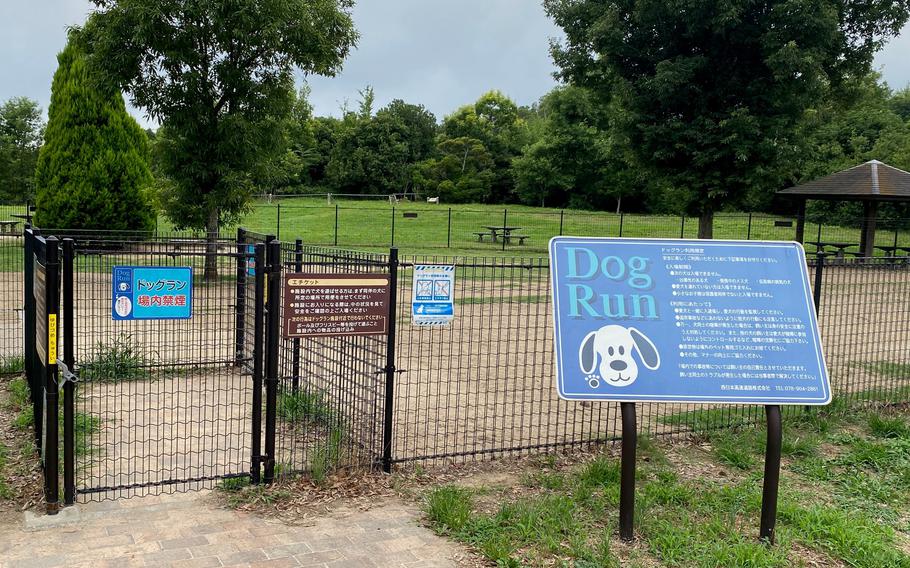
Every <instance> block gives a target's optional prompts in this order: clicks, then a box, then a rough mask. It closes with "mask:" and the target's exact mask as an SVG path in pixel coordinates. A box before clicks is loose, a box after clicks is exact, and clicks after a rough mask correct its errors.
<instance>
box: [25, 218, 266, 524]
mask: <svg viewBox="0 0 910 568" xmlns="http://www.w3.org/2000/svg"><path fill="white" fill-rule="evenodd" d="M26 241H27V242H26V246H25V248H26V256H28V255H29V254H31V255H32V256H35V257H36V259H37V260H34V261H33V262H32V267H31V274H32V276H31V277H29V274H28V273H29V263H28V259H26V279H27V280H29V279H30V280H32V281H34V282H33V285H32V286H31V287H32V288H34V289H35V290H36V292H37V291H38V285H37V284H38V275H39V273H40V274H41V275H42V278H43V279H44V280H46V287H47V289H48V290H51V289H57V286H59V287H60V289H61V294H60V298H61V300H62V301H61V302H59V307H62V311H63V313H62V314H61V318H60V325H59V328H60V334H59V338H60V346H61V349H60V354H59V355H57V353H56V348H55V347H56V345H57V341H56V339H57V338H56V337H55V336H53V335H50V336H49V335H48V331H47V328H48V326H55V325H56V323H57V322H56V316H53V318H54V319H53V322H52V323H48V322H51V321H52V320H51V319H50V318H52V316H51V314H52V313H56V310H57V309H58V302H57V299H56V298H51V297H50V294H48V295H47V301H46V302H44V303H42V302H40V301H37V302H36V301H33V300H34V298H35V297H38V296H39V294H37V293H36V294H33V295H32V296H33V298H32V301H30V298H29V295H28V294H26V322H27V324H26V327H29V324H31V327H32V328H33V329H35V331H34V333H32V334H30V335H31V336H32V337H33V338H42V337H45V338H48V337H49V339H48V341H47V342H46V343H47V344H48V345H49V346H48V348H47V349H44V350H42V348H41V341H38V340H34V339H33V340H32V341H29V342H28V345H27V349H26V352H27V354H28V356H27V359H28V360H29V363H28V366H29V382H30V384H31V385H32V392H33V393H46V394H43V395H42V396H35V400H36V402H35V406H36V408H35V410H36V416H43V417H44V419H43V420H41V421H36V422H41V423H42V424H43V423H45V422H46V423H47V425H46V426H45V427H44V428H43V429H42V428H38V429H37V430H39V434H38V440H39V445H40V446H41V447H42V448H44V454H45V478H46V480H47V481H46V487H47V493H48V494H47V495H46V498H47V502H48V507H49V509H53V508H54V507H55V504H56V503H57V501H58V496H57V495H56V482H53V480H55V479H56V477H57V472H56V469H55V468H56V463H57V458H58V456H57V450H56V449H55V448H57V446H58V444H57V442H56V441H55V440H52V439H51V437H50V436H48V435H49V434H55V433H57V432H58V426H57V425H56V424H52V422H54V420H55V419H56V418H57V416H58V410H57V403H56V400H55V393H56V390H57V388H58V387H59V388H60V390H62V392H63V396H64V400H63V401H62V404H61V405H60V407H61V409H60V411H59V412H60V413H61V414H60V418H59V422H60V427H59V431H61V432H62V438H63V439H62V442H63V443H62V444H60V446H61V453H62V455H60V456H59V457H60V458H62V461H63V467H62V469H63V473H64V475H63V477H64V479H63V488H64V501H65V502H66V503H67V504H68V503H72V502H73V501H74V500H75V499H77V498H78V499H80V500H91V499H106V498H116V497H129V496H135V495H149V494H157V493H162V492H174V491H180V490H187V489H195V488H203V487H210V486H212V485H213V484H214V482H215V481H216V480H220V479H227V478H233V477H248V476H252V477H253V478H254V480H258V470H259V468H258V464H259V462H260V461H261V458H259V453H260V452H259V451H258V448H257V447H256V446H257V441H258V439H259V437H261V432H262V429H261V427H260V426H259V420H260V418H259V417H260V415H261V413H260V412H258V411H259V410H260V409H261V397H257V395H258V394H259V393H260V392H261V391H260V390H259V389H261V385H262V384H263V380H262V379H263V372H264V368H263V365H262V358H263V356H264V351H265V349H264V345H263V341H264V334H263V329H264V325H263V322H264V321H265V319H266V318H267V316H268V314H267V313H266V307H265V306H263V305H262V303H261V302H257V301H256V298H263V297H264V292H263V288H264V274H265V272H266V270H267V267H266V266H265V264H264V263H263V262H262V261H261V258H262V257H263V254H264V248H265V245H263V244H254V245H252V246H247V245H246V244H245V243H240V242H238V241H236V240H234V239H218V240H217V241H216V242H214V243H207V242H206V240H205V239H197V238H180V239H174V238H168V239H162V238H154V237H150V236H149V235H139V234H137V235H126V236H124V234H123V233H118V234H117V235H116V237H106V236H103V235H101V236H99V235H97V234H93V235H80V234H72V232H70V235H69V236H68V237H67V238H63V239H62V240H58V239H57V238H55V237H48V238H44V237H41V236H40V235H39V234H38V231H35V230H29V231H27V232H26ZM31 251H35V252H31ZM58 258H59V262H58V261H57V259H58ZM257 260H258V261H259V262H257ZM58 266H59V269H58V268H57V267H58ZM115 267H159V268H160V267H190V268H191V269H192V306H191V309H192V317H191V318H190V319H126V320H121V319H115V318H114V317H112V316H113V313H112V312H113V310H114V309H115V308H116V306H115V305H114V301H113V298H114V296H113V286H114V270H115ZM212 269H214V271H213V270H212ZM58 272H59V279H58ZM206 272H208V274H205V273H206ZM216 273H217V274H216ZM26 284H27V285H28V284H29V283H28V282H27V283H26ZM164 301H165V302H167V301H168V300H167V296H165V297H164ZM43 312H46V313H43ZM28 332H29V330H28V329H26V334H27V337H29V333H28ZM42 362H43V363H44V364H41V363H42ZM42 430H43V432H44V433H45V436H44V441H43V442H42V440H41V434H40V431H42ZM49 454H52V455H49Z"/></svg>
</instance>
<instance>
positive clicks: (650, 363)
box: [629, 327, 660, 371]
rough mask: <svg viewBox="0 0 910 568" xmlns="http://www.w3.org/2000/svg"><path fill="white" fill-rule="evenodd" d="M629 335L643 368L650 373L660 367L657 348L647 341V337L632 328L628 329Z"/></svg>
mask: <svg viewBox="0 0 910 568" xmlns="http://www.w3.org/2000/svg"><path fill="white" fill-rule="evenodd" d="M629 335H631V336H632V341H634V342H635V348H636V349H638V356H639V357H641V362H642V363H644V364H645V367H647V368H649V369H651V370H652V371H653V370H654V369H656V368H658V367H660V353H658V352H657V347H655V346H654V343H653V342H651V340H650V339H648V336H647V335H645V334H644V333H642V332H640V331H638V330H637V329H635V328H634V327H630V328H629Z"/></svg>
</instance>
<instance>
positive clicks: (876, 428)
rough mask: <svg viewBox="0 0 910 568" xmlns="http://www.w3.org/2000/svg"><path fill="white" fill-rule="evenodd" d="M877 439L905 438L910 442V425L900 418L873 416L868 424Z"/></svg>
mask: <svg viewBox="0 0 910 568" xmlns="http://www.w3.org/2000/svg"><path fill="white" fill-rule="evenodd" d="M867 424H868V426H869V430H870V431H871V432H872V435H873V436H875V437H876V438H903V439H906V440H910V423H908V422H907V421H906V420H904V419H903V418H901V417H900V416H882V415H880V414H871V415H870V416H869V420H868V422H867Z"/></svg>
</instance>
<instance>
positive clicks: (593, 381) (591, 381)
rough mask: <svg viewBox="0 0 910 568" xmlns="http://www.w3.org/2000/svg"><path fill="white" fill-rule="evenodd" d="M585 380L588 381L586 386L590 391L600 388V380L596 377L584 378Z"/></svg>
mask: <svg viewBox="0 0 910 568" xmlns="http://www.w3.org/2000/svg"><path fill="white" fill-rule="evenodd" d="M585 380H587V381H588V386H589V387H591V388H592V389H596V388H597V387H599V386H600V378H599V377H598V376H597V375H588V376H587V377H585Z"/></svg>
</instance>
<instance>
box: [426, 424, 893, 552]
mask: <svg viewBox="0 0 910 568" xmlns="http://www.w3.org/2000/svg"><path fill="white" fill-rule="evenodd" d="M803 416H804V418H802V419H801V418H799V417H798V416H797V417H793V418H791V419H790V420H787V421H785V424H784V426H785V428H784V432H785V440H784V444H783V454H784V460H783V461H784V463H783V468H782V481H781V495H780V499H779V505H778V523H777V534H776V539H777V543H776V544H775V545H774V546H772V547H767V546H764V545H763V544H760V543H759V542H758V540H757V536H758V534H757V533H758V525H759V513H760V509H761V484H762V468H763V452H764V443H765V432H764V430H763V428H754V427H743V428H739V429H733V430H730V429H727V430H723V431H719V432H716V431H696V438H695V443H691V444H682V445H673V446H670V445H667V444H660V445H658V444H656V443H654V442H652V441H650V440H649V439H647V438H645V439H643V440H642V443H641V444H640V447H639V461H638V481H637V486H638V487H637V492H636V516H635V533H636V542H635V544H634V545H626V544H623V543H621V542H620V541H618V539H617V535H616V532H617V522H616V519H617V515H618V503H619V477H620V475H619V461H618V459H616V458H615V457H612V456H609V455H600V456H596V457H595V458H594V459H593V460H589V461H588V462H586V463H582V464H570V465H565V466H563V465H557V462H556V460H555V459H550V460H547V459H541V460H539V466H538V467H537V468H529V469H528V471H526V472H525V473H524V475H523V477H522V480H521V487H520V488H516V487H515V486H510V485H509V484H503V485H497V484H491V485H480V486H478V485H476V484H467V485H457V484H452V485H444V486H440V487H436V488H434V489H431V490H430V491H428V492H426V493H425V495H424V508H425V511H426V515H427V517H428V519H429V522H430V524H431V526H432V527H433V529H434V530H435V531H436V532H438V533H439V534H442V535H445V536H447V537H449V538H452V539H455V540H457V541H460V542H462V543H465V544H467V545H469V546H471V547H473V548H474V549H475V550H477V551H478V552H479V553H480V554H481V555H482V556H484V557H485V558H487V559H488V560H490V561H491V562H492V563H495V564H496V565H498V566H516V567H517V566H576V567H595V566H598V567H607V566H643V567H644V566H687V567H688V566H699V567H701V566H704V567H724V568H728V567H781V568H783V567H788V566H800V565H803V566H808V565H814V566H831V565H835V566H855V567H861V568H886V567H887V568H903V567H908V566H910V552H908V551H910V521H908V519H910V491H908V490H907V487H908V484H910V413H908V412H907V411H906V410H905V411H903V412H899V411H889V410H879V413H862V412H857V411H855V410H854V411H852V412H847V411H845V410H844V409H843V408H840V409H835V410H834V411H833V412H827V411H821V413H819V412H812V413H808V414H804V415H803Z"/></svg>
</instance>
